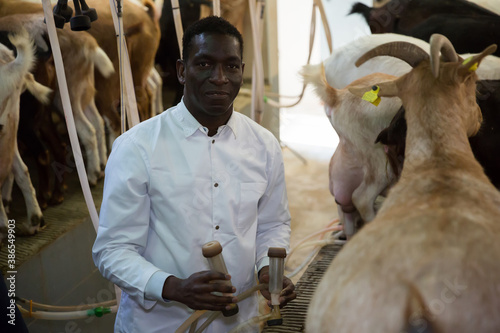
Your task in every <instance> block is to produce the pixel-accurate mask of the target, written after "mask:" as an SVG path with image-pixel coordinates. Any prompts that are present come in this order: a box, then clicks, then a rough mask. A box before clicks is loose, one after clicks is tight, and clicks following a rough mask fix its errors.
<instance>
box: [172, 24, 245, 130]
mask: <svg viewBox="0 0 500 333" xmlns="http://www.w3.org/2000/svg"><path fill="white" fill-rule="evenodd" d="M183 45H184V50H183V60H180V59H179V60H178V61H177V77H178V79H179V82H180V83H181V84H182V85H184V104H185V105H186V107H187V108H188V110H189V111H190V112H191V114H193V116H194V117H195V118H196V119H197V120H198V121H199V122H200V123H201V124H202V125H204V126H207V127H208V128H209V129H214V130H216V129H217V127H218V126H221V125H223V124H225V123H226V122H227V120H228V119H229V117H230V116H231V113H232V110H233V101H234V99H235V98H236V96H237V95H238V92H239V90H240V87H241V85H242V83H243V69H244V63H243V61H242V52H243V40H242V37H241V34H240V33H239V32H238V30H237V29H236V28H235V27H234V26H232V25H231V24H230V23H229V22H227V21H226V20H224V19H223V18H220V17H216V16H210V17H207V18H205V19H202V20H200V21H198V22H196V23H194V24H193V25H191V26H190V27H189V28H188V29H186V32H185V34H184V39H183Z"/></svg>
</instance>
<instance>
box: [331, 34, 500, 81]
mask: <svg viewBox="0 0 500 333" xmlns="http://www.w3.org/2000/svg"><path fill="white" fill-rule="evenodd" d="M397 41H401V42H408V43H412V44H415V45H417V46H419V47H420V48H422V49H423V50H424V51H426V52H429V43H427V42H425V41H423V40H420V39H418V38H414V37H411V36H405V35H400V34H394V33H384V34H375V35H368V36H363V37H360V38H358V39H355V40H354V41H352V42H350V43H348V44H346V45H344V46H342V47H340V48H338V49H335V50H333V52H332V54H331V55H330V56H329V57H328V58H327V59H326V60H325V61H324V65H325V74H326V79H327V81H328V84H329V85H331V86H332V87H334V88H337V89H340V88H344V87H345V86H347V85H348V84H350V83H351V82H352V81H354V80H357V79H360V78H362V77H363V76H366V75H368V74H371V73H376V72H381V73H386V74H390V75H396V76H400V75H403V74H405V73H407V72H409V71H410V69H411V67H410V66H409V65H408V64H407V63H405V62H403V61H401V60H399V59H395V58H391V57H379V58H375V59H370V60H369V61H367V62H366V64H365V65H364V66H361V67H360V68H358V67H356V66H354V62H353V59H357V58H358V57H359V56H360V55H362V54H364V53H365V52H367V51H368V50H371V49H372V48H374V47H376V46H379V45H382V44H385V43H389V42H397ZM469 56H470V54H463V55H462V57H464V58H467V57H469ZM477 75H478V76H479V78H480V79H482V80H487V79H489V80H493V79H500V58H498V57H495V56H488V57H486V58H485V59H484V60H483V62H482V66H481V68H478V70H477Z"/></svg>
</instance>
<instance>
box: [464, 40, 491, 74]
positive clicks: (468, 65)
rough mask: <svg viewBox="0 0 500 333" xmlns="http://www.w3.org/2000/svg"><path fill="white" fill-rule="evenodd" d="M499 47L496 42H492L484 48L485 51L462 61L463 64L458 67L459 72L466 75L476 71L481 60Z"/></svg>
mask: <svg viewBox="0 0 500 333" xmlns="http://www.w3.org/2000/svg"><path fill="white" fill-rule="evenodd" d="M496 49H497V46H496V44H492V45H490V46H488V47H487V48H486V49H484V51H483V52H481V53H479V54H478V55H476V56H474V57H469V58H467V59H465V60H464V61H463V62H462V65H460V67H459V68H458V73H459V74H462V75H465V74H467V73H469V72H472V71H475V70H476V69H477V67H478V66H479V64H481V61H482V60H483V59H484V58H485V57H486V56H488V55H490V54H493V53H494V52H495V51H496Z"/></svg>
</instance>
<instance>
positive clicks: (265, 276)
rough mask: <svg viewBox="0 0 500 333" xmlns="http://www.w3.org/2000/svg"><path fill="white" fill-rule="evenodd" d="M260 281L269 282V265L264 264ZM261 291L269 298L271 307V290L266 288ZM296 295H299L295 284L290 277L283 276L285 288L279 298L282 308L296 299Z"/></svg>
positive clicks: (260, 272)
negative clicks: (296, 292)
mask: <svg viewBox="0 0 500 333" xmlns="http://www.w3.org/2000/svg"><path fill="white" fill-rule="evenodd" d="M259 282H260V283H269V266H264V267H262V268H261V270H260V271H259ZM260 292H261V294H262V296H264V297H265V298H266V299H267V300H268V302H267V305H269V307H272V304H271V294H270V293H269V290H267V289H264V290H261V291H260ZM295 297H297V294H295V286H294V285H293V283H292V281H291V280H290V279H289V278H287V277H286V276H283V290H282V291H281V293H280V298H279V300H280V308H282V307H284V306H285V305H286V304H287V303H288V302H290V301H292V300H294V299H295Z"/></svg>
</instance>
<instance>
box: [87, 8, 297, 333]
mask: <svg viewBox="0 0 500 333" xmlns="http://www.w3.org/2000/svg"><path fill="white" fill-rule="evenodd" d="M242 55H243V40H242V37H241V34H240V33H239V32H238V30H237V29H236V28H235V27H233V26H232V25H231V24H229V23H228V22H227V21H225V20H224V19H222V18H219V17H214V16H212V17H208V18H206V19H203V20H200V21H198V22H197V23H195V24H193V25H192V26H190V27H189V28H188V29H186V31H185V34H184V38H183V60H179V61H178V62H177V75H178V79H179V82H180V83H181V84H183V85H184V97H183V99H182V101H181V102H180V103H179V104H178V105H177V106H174V107H172V108H170V109H169V110H167V111H165V112H163V113H162V114H161V115H158V116H156V117H154V118H152V119H149V120H147V121H145V122H143V123H141V124H139V125H137V126H135V127H134V128H132V129H130V130H129V131H128V132H126V133H125V134H123V135H122V136H120V137H119V138H118V139H117V140H116V141H115V143H114V144H113V149H112V153H111V155H110V158H109V161H108V165H107V167H106V178H105V184H104V194H103V202H102V206H101V212H100V222H99V223H100V225H99V230H98V234H97V239H96V241H95V244H94V247H93V257H94V262H95V263H96V265H97V267H98V268H99V270H100V271H101V273H102V274H103V275H104V277H106V278H107V279H109V280H111V281H112V282H114V283H115V284H117V285H118V286H119V287H120V288H121V289H122V290H123V294H122V299H121V303H120V308H119V312H118V314H117V319H116V323H115V330H116V331H119V332H174V331H175V330H176V329H177V328H178V327H179V326H180V325H181V324H182V323H183V322H184V321H185V320H186V319H187V318H188V317H189V315H190V314H191V313H192V312H193V310H192V309H196V310H198V309H205V310H211V311H222V310H225V309H230V308H231V304H233V305H234V303H235V302H238V299H237V297H235V296H234V295H238V294H239V293H241V292H243V291H245V290H247V289H249V288H251V287H252V286H254V285H255V284H256V279H255V271H256V270H257V272H258V277H259V281H260V282H261V283H264V282H267V281H268V279H269V275H268V270H269V267H268V263H269V259H268V258H267V251H268V248H269V247H283V248H287V247H288V245H289V237H290V214H289V211H288V202H287V197H286V189H285V181H284V168H283V159H282V156H281V148H280V145H279V143H278V142H277V140H276V139H275V138H274V136H273V135H272V134H271V133H270V132H269V131H267V130H266V129H264V128H262V127H261V126H259V125H258V124H256V123H255V122H253V121H252V120H250V119H249V118H247V117H246V116H244V115H242V114H240V113H237V112H234V111H233V101H234V99H235V98H236V95H237V94H238V92H239V89H240V87H241V84H242V82H243V69H244V64H243V62H242ZM212 240H216V241H218V242H219V243H220V244H221V245H222V248H223V251H222V255H223V257H224V260H225V263H226V266H227V270H228V272H229V275H225V274H222V273H219V272H214V271H210V270H209V264H208V261H207V259H206V258H204V257H203V255H202V250H201V248H202V246H203V245H204V244H206V243H208V242H210V241H212ZM229 279H230V280H231V283H232V285H233V287H231V286H228V285H227V284H225V283H223V281H221V280H229ZM228 294H233V296H232V295H228ZM263 295H264V296H265V297H266V298H268V299H269V294H268V293H265V292H263ZM294 298H295V292H294V286H293V284H292V283H291V281H290V280H289V279H288V278H285V281H284V290H283V292H282V296H281V297H280V302H281V305H282V306H283V305H285V304H286V303H287V302H289V301H290V300H292V299H294ZM238 306H239V312H238V313H237V314H236V315H233V316H228V317H224V316H219V317H218V318H217V319H216V320H215V321H214V322H213V323H212V324H211V325H210V326H209V327H208V329H207V330H206V332H213V333H222V332H228V331H229V330H230V329H231V328H232V327H234V326H236V325H237V324H239V323H241V322H244V321H246V320H248V319H249V318H251V317H254V316H256V315H257V314H258V313H257V295H256V294H255V293H254V295H253V296H252V297H250V298H248V299H245V300H243V301H241V302H238Z"/></svg>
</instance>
